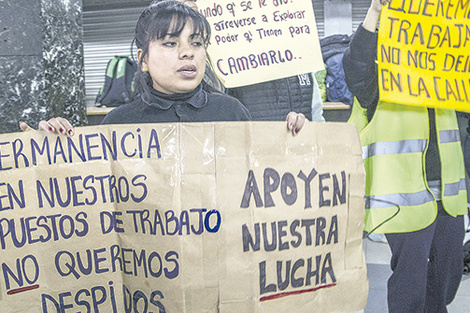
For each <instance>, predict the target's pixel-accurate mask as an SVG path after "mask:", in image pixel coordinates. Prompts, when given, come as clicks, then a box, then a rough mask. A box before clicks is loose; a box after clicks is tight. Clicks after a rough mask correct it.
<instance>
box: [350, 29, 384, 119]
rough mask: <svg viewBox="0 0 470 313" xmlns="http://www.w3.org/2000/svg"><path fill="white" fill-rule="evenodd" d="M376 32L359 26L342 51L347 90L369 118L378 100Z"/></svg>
mask: <svg viewBox="0 0 470 313" xmlns="http://www.w3.org/2000/svg"><path fill="white" fill-rule="evenodd" d="M376 58H377V33H372V32H369V31H368V30H366V29H365V28H363V27H362V25H360V26H359V28H358V29H357V31H356V33H355V34H354V36H353V38H352V40H351V43H350V45H349V47H348V48H347V50H346V52H345V53H344V57H343V67H344V74H345V80H346V83H347V85H348V88H349V90H350V91H351V92H352V93H353V94H354V96H355V97H356V98H357V100H359V103H360V104H361V106H362V107H363V108H365V109H367V116H368V118H369V120H370V119H371V117H372V115H373V113H374V112H375V108H376V107H377V102H378V100H379V86H378V73H377V64H376Z"/></svg>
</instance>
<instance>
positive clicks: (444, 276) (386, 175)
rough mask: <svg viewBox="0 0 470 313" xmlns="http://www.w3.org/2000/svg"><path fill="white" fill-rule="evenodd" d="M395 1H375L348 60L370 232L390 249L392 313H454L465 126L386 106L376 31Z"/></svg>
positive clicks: (434, 112)
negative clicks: (379, 235) (449, 310)
mask: <svg viewBox="0 0 470 313" xmlns="http://www.w3.org/2000/svg"><path fill="white" fill-rule="evenodd" d="M388 1H389V0H372V2H371V6H370V8H369V10H368V13H367V15H366V17H365V19H364V22H363V24H362V25H361V26H359V28H358V30H357V31H356V33H355V35H354V37H353V39H352V41H351V43H350V47H349V48H348V50H347V51H346V53H345V55H344V58H343V65H344V71H345V75H346V82H347V84H348V87H349V90H350V91H351V92H352V93H353V94H354V95H355V97H356V99H355V103H354V109H353V112H352V114H351V119H350V120H351V121H353V122H355V123H356V125H358V128H359V131H360V137H361V145H362V151H363V158H364V167H365V170H366V190H365V195H366V201H365V203H366V217H365V231H367V232H375V233H384V234H385V236H386V238H387V241H388V243H389V245H390V249H391V252H392V258H391V268H392V271H393V273H392V275H391V277H390V278H389V280H388V288H387V293H388V296H387V297H388V307H389V312H390V313H396V312H406V313H422V312H426V313H430V312H439V313H441V312H447V305H448V304H449V303H450V302H451V301H452V300H453V299H454V297H455V294H456V292H457V289H458V286H459V284H460V280H461V277H462V267H463V248H462V246H463V245H462V243H463V238H464V225H463V215H464V214H466V213H467V195H466V186H465V172H464V171H465V169H464V162H463V156H462V147H461V144H460V136H459V129H458V125H457V118H456V113H455V111H453V110H441V109H432V108H425V107H418V106H416V107H413V106H405V105H401V104H399V103H385V102H381V101H380V99H379V88H378V72H377V65H376V63H375V62H376V54H377V53H376V51H377V39H378V35H377V32H376V28H377V25H378V21H379V18H380V12H381V11H382V8H383V6H384V5H386V4H387V2H388Z"/></svg>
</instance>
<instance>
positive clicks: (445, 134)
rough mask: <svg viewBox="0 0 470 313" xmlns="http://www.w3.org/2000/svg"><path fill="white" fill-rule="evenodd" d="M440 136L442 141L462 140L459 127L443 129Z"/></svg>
mask: <svg viewBox="0 0 470 313" xmlns="http://www.w3.org/2000/svg"><path fill="white" fill-rule="evenodd" d="M439 136H440V138H441V139H440V142H441V143H449V142H460V132H459V130H458V129H451V130H441V131H440V132H439Z"/></svg>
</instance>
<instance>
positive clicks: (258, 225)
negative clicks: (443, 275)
mask: <svg viewBox="0 0 470 313" xmlns="http://www.w3.org/2000/svg"><path fill="white" fill-rule="evenodd" d="M0 171H1V173H2V176H1V177H2V178H1V182H0V248H1V256H0V266H1V267H0V268H1V272H0V307H1V308H2V309H1V311H2V312H42V313H45V312H48V313H50V312H67V311H70V312H85V311H86V312H90V311H91V312H119V313H121V312H237V313H238V312H350V311H356V310H360V309H362V308H363V307H364V306H365V304H366V299H367V292H368V283H367V278H366V265H365V259H364V255H363V251H362V229H363V219H364V210H363V208H364V201H363V197H364V169H363V163H362V157H361V148H360V144H359V138H358V134H357V130H356V128H355V127H354V126H353V125H348V124H342V123H308V124H307V125H306V126H305V127H304V129H303V130H302V131H301V132H300V134H299V135H298V136H295V137H293V136H292V135H291V133H290V132H288V131H287V130H286V127H285V125H284V123H281V122H271V123H270V122H251V123H242V122H234V123H197V124H191V123H189V124H146V125H112V126H97V127H96V126H94V127H84V128H77V129H76V134H75V136H74V137H73V138H64V137H63V136H53V135H49V136H45V135H44V134H43V133H40V132H29V133H16V134H8V135H0Z"/></svg>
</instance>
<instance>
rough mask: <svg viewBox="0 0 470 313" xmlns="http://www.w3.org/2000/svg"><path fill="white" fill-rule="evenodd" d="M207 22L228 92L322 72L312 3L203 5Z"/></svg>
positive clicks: (225, 0)
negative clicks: (261, 83) (255, 84)
mask: <svg viewBox="0 0 470 313" xmlns="http://www.w3.org/2000/svg"><path fill="white" fill-rule="evenodd" d="M197 5H198V7H199V11H200V12H201V13H202V14H203V15H204V16H205V17H206V18H207V19H208V20H209V23H210V24H211V30H212V39H211V44H210V46H209V49H208V52H209V55H210V57H211V60H212V63H213V67H214V70H215V72H216V74H217V75H218V76H219V78H220V79H221V80H222V81H223V82H224V84H225V86H226V87H239V86H244V85H250V84H254V83H259V82H264V81H269V80H273V79H278V78H283V77H289V76H294V75H298V74H304V73H309V72H314V71H317V70H320V69H323V68H324V65H323V59H322V55H321V49H320V42H319V39H318V32H317V27H316V23H315V14H314V11H313V7H312V2H311V0H252V1H241V0H235V1H232V0H221V1H214V0H199V1H198V2H197Z"/></svg>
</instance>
